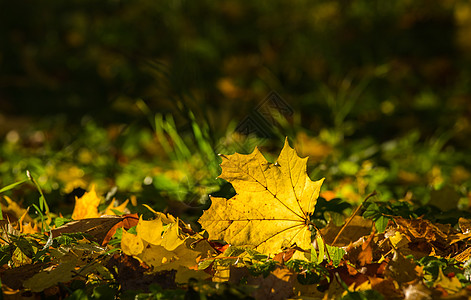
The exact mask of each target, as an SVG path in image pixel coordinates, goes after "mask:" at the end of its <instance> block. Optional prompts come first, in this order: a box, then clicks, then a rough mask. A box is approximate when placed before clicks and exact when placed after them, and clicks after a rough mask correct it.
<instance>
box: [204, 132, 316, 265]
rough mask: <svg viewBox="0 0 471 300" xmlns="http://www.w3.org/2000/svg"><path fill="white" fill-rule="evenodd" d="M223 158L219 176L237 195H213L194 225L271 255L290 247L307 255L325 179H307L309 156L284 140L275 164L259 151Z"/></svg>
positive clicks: (210, 233)
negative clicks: (316, 209) (301, 156)
mask: <svg viewBox="0 0 471 300" xmlns="http://www.w3.org/2000/svg"><path fill="white" fill-rule="evenodd" d="M221 157H222V163H221V168H222V174H221V175H220V176H219V177H220V178H223V179H225V180H227V181H229V182H230V183H231V184H232V185H233V187H234V189H235V190H236V192H237V195H236V196H234V197H232V198H231V199H229V200H226V199H225V198H216V197H211V201H212V205H211V207H210V208H209V209H208V210H206V211H205V212H204V213H203V215H202V217H201V218H200V219H199V221H198V222H199V223H200V224H201V225H202V226H203V228H204V229H206V231H207V232H208V233H209V237H210V238H211V239H215V240H224V241H226V242H228V243H229V244H232V245H234V246H241V247H250V248H253V249H256V250H257V251H259V252H262V253H265V254H269V255H270V254H275V253H278V252H280V250H281V249H282V247H284V246H292V245H294V244H296V246H298V247H300V248H301V249H303V250H306V252H309V249H310V245H311V231H310V230H309V224H310V216H311V215H312V214H313V212H314V207H315V204H316V202H317V198H318V196H319V192H320V188H321V185H322V182H323V181H324V179H321V180H318V181H311V179H309V177H308V176H307V173H306V164H307V159H308V158H307V157H306V158H300V157H299V156H298V155H297V154H296V151H295V150H294V149H293V148H291V147H290V146H289V144H288V140H287V139H286V141H285V145H284V147H283V149H282V150H281V153H280V156H279V157H278V160H277V162H276V163H275V164H273V163H269V162H267V161H266V159H265V158H264V157H263V155H262V154H261V153H260V151H259V150H258V149H257V148H255V150H254V151H253V152H252V153H251V154H248V155H242V154H238V153H236V154H233V155H227V156H226V155H221ZM297 258H302V257H299V256H298V257H297Z"/></svg>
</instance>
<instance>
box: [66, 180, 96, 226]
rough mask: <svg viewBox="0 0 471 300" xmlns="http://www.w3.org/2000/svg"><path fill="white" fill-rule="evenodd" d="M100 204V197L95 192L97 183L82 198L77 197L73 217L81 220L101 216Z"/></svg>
mask: <svg viewBox="0 0 471 300" xmlns="http://www.w3.org/2000/svg"><path fill="white" fill-rule="evenodd" d="M98 205H100V198H99V197H98V195H97V194H96V192H95V185H92V187H91V189H90V192H86V193H85V194H84V195H83V196H82V197H80V198H78V197H75V207H74V211H73V212H72V219H74V220H80V219H85V218H97V217H99V216H100V215H99V213H98Z"/></svg>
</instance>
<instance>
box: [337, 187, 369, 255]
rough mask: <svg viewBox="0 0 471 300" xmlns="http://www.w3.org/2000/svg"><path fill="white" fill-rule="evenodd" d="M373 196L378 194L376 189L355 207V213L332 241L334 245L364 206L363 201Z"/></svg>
mask: <svg viewBox="0 0 471 300" xmlns="http://www.w3.org/2000/svg"><path fill="white" fill-rule="evenodd" d="M373 196H376V191H373V192H372V193H371V194H369V195H368V196H366V198H365V200H363V201H362V202H361V204H360V205H359V206H358V207H357V209H355V211H354V212H353V214H352V215H351V216H350V218H348V220H347V222H345V224H344V225H343V226H342V228H340V231H339V233H337V235H336V236H335V239H334V241H333V242H332V246H333V245H334V244H335V242H336V241H337V239H338V238H339V237H340V235H341V234H342V232H343V231H344V229H345V228H346V227H347V226H348V224H350V222H351V221H352V220H353V217H354V216H355V215H356V214H357V212H358V211H359V210H360V208H361V207H362V206H363V203H365V202H366V200H368V199H370V198H371V197H373Z"/></svg>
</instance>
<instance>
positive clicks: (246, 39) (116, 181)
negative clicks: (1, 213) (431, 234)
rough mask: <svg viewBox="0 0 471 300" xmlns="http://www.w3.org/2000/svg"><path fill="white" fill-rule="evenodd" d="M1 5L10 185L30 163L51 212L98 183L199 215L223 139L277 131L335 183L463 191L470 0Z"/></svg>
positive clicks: (0, 149)
mask: <svg viewBox="0 0 471 300" xmlns="http://www.w3.org/2000/svg"><path fill="white" fill-rule="evenodd" d="M0 15H1V18H0V37H1V38H0V139H1V144H0V187H1V186H5V185H8V184H10V183H13V182H15V181H18V180H21V179H24V178H25V177H26V175H25V174H26V170H30V171H31V172H32V174H33V175H34V176H35V178H37V180H38V181H39V183H40V184H41V186H42V187H43V189H44V192H45V193H46V198H47V200H48V202H49V204H50V206H52V207H53V210H54V211H56V212H61V213H62V214H67V213H70V212H71V207H72V206H73V203H74V197H75V196H76V195H80V194H81V193H83V190H87V189H88V188H89V186H90V184H91V183H95V184H96V185H97V190H98V191H99V192H100V193H101V194H103V195H104V194H106V193H108V192H110V191H112V189H113V187H115V186H116V187H117V188H118V189H117V194H116V197H117V198H118V199H120V200H124V199H126V198H129V197H130V196H131V195H135V196H137V199H138V203H141V204H142V203H147V204H151V205H152V206H153V207H154V208H156V209H159V210H166V211H170V212H172V213H175V214H183V215H185V214H187V215H189V216H190V219H191V218H193V217H195V216H196V215H198V213H200V211H201V208H204V207H207V206H208V205H209V204H208V201H207V199H208V197H207V195H208V194H214V195H222V196H229V195H230V194H231V193H233V191H231V190H230V186H228V185H227V184H225V183H224V182H222V181H221V180H217V179H216V177H217V175H218V174H219V172H220V170H219V167H218V158H217V156H216V154H217V152H222V153H225V154H230V153H233V152H234V151H238V152H245V153H248V152H250V151H252V149H253V147H254V146H255V145H257V144H258V145H260V146H261V148H262V150H263V151H264V153H267V157H268V158H270V159H272V160H275V159H276V155H277V154H278V153H279V150H280V149H281V147H282V145H283V140H284V138H285V136H288V137H289V139H290V142H291V145H293V146H296V148H297V150H298V151H299V152H300V153H301V154H302V155H309V156H310V157H311V159H310V160H309V173H310V175H311V178H312V179H318V178H321V177H326V182H325V185H324V192H326V193H325V194H324V196H325V197H326V198H329V197H339V198H341V199H343V200H344V201H347V202H350V203H359V202H360V201H361V199H362V198H364V197H365V196H366V195H367V194H368V193H370V192H371V191H373V190H377V191H378V192H379V194H378V196H377V198H378V199H379V200H380V201H391V200H401V199H402V201H406V202H408V203H412V204H414V205H417V206H422V205H425V204H427V203H428V204H433V205H434V206H435V207H436V208H438V209H439V211H440V212H441V213H443V212H446V211H448V210H453V209H456V208H460V209H462V210H468V208H469V206H470V201H471V194H470V190H469V188H470V187H471V184H470V174H471V173H470V167H471V156H469V155H468V152H469V149H470V145H471V142H470V136H471V124H470V120H471V119H470V117H471V102H470V99H471V3H470V2H469V1H459V0H445V1H444V0H440V1H438V0H437V1H430V0H417V1H409V0H397V1H378V0H377V1H374V0H348V1H345V0H344V1H340V0H338V1H321V0H316V1H307V0H299V1H283V0H272V1H244V0H229V1H208V0H202V1H184V0H179V1H176V0H175V1H150V0H136V1H126V0H122V1H118V0H105V1H99V2H97V1H88V0H81V1H77V0H72V1H66V2H64V1H54V0H49V1H42V2H31V1H10V2H6V1H3V2H2V3H0ZM272 91H275V92H276V93H277V94H278V96H279V98H278V100H280V101H281V102H280V103H282V105H283V107H284V108H286V109H287V110H280V108H279V107H278V108H277V107H275V108H273V107H272V106H270V105H269V103H271V102H270V100H269V99H268V100H267V98H266V97H267V95H269V93H270V92H272ZM267 101H268V102H267ZM267 103H268V104H267ZM267 105H268V106H267ZM266 107H271V110H270V111H269V113H268V114H265V115H263V114H262V115H261V114H260V111H261V110H260V108H263V109H264V108H266ZM265 112H266V111H265ZM244 120H245V121H247V120H249V121H250V122H249V123H247V122H246V123H244ZM247 124H249V125H250V126H247ZM238 132H239V133H238ZM244 133H249V135H248V136H245V135H244ZM444 189H447V191H450V192H449V193H448V192H447V193H441V194H440V196H437V195H438V194H437V192H436V191H443V190H444ZM327 192H328V193H327ZM7 194H8V195H9V196H11V197H12V198H13V199H15V201H18V202H22V203H23V206H28V205H30V204H31V203H35V202H37V197H38V192H37V191H36V190H35V188H34V187H33V186H23V187H22V188H18V189H15V190H12V191H9V192H8V193H7ZM109 195H110V196H111V194H109ZM109 199H110V197H108V201H109ZM450 199H453V200H452V201H449V200H450ZM445 202H446V203H448V204H446V205H444V204H443V203H445ZM449 203H451V204H449ZM132 209H133V208H131V210H132ZM136 209H138V208H136Z"/></svg>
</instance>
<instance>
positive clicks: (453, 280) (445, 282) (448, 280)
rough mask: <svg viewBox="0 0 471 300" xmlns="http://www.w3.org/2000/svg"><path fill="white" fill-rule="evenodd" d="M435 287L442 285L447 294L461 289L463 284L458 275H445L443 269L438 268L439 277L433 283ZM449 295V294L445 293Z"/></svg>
mask: <svg viewBox="0 0 471 300" xmlns="http://www.w3.org/2000/svg"><path fill="white" fill-rule="evenodd" d="M433 286H434V287H438V286H440V287H441V288H443V289H444V290H445V291H446V293H447V294H454V293H457V292H459V291H460V290H461V288H462V285H461V282H460V280H459V279H458V278H457V277H456V276H450V277H448V276H445V274H443V271H442V269H441V268H440V269H439V270H438V277H437V279H436V280H435V281H434V283H433ZM444 296H447V295H444Z"/></svg>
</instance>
